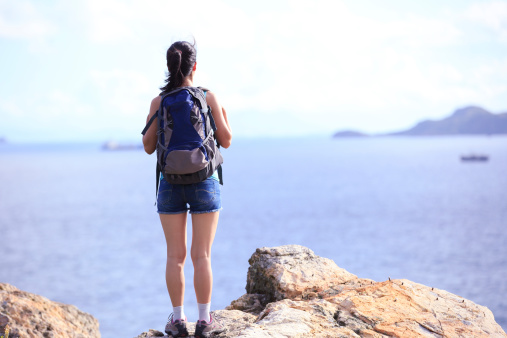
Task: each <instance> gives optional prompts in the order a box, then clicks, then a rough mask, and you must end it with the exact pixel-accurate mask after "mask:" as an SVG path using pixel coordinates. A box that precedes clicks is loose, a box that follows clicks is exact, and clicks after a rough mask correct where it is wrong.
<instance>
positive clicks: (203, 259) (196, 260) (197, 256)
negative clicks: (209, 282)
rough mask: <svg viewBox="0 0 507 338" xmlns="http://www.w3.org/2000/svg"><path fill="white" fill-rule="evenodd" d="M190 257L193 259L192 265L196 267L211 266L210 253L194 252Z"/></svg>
mask: <svg viewBox="0 0 507 338" xmlns="http://www.w3.org/2000/svg"><path fill="white" fill-rule="evenodd" d="M190 256H191V258H192V263H193V264H194V265H197V264H209V263H211V256H210V254H209V253H208V252H204V251H203V252H194V251H192V252H191V253H190Z"/></svg>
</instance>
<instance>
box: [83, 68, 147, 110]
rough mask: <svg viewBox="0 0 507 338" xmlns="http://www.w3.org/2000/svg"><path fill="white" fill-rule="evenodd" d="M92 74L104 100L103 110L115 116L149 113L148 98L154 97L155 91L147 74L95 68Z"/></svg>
mask: <svg viewBox="0 0 507 338" xmlns="http://www.w3.org/2000/svg"><path fill="white" fill-rule="evenodd" d="M90 74H91V79H92V81H93V85H95V86H96V87H97V89H98V92H99V93H100V98H101V102H103V107H102V109H101V110H102V111H107V113H108V114H109V115H114V116H118V115H120V116H126V115H134V116H141V114H140V113H141V112H144V111H146V114H147V113H148V108H149V101H148V100H147V98H148V97H150V95H152V96H153V97H154V96H155V94H154V93H155V91H154V88H153V87H152V83H151V81H150V80H149V79H148V78H147V77H146V75H145V74H143V73H141V72H138V71H132V70H128V69H113V70H110V71H97V70H94V71H91V73H90ZM153 97H151V98H153Z"/></svg>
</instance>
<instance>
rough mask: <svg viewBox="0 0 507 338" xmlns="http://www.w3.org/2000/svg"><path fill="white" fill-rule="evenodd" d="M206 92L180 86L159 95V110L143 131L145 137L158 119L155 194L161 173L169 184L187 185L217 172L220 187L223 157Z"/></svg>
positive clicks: (197, 88)
mask: <svg viewBox="0 0 507 338" xmlns="http://www.w3.org/2000/svg"><path fill="white" fill-rule="evenodd" d="M206 91H208V90H207V89H205V88H201V87H180V88H176V89H174V90H172V91H170V92H168V93H161V94H160V95H161V96H162V99H161V100H160V107H159V109H158V111H157V113H156V114H154V115H153V116H152V118H151V119H150V120H149V121H148V123H147V124H146V127H145V128H144V130H143V131H142V134H143V135H144V134H145V133H146V131H147V130H148V128H149V127H150V125H151V124H152V122H153V121H154V120H155V118H158V130H157V138H158V140H157V148H156V149H157V191H158V182H159V181H158V180H159V177H160V173H162V175H163V177H164V179H165V180H166V181H168V182H169V183H172V184H190V183H198V182H201V181H204V180H205V179H207V178H208V177H210V176H211V175H213V173H214V172H215V171H216V170H217V171H218V176H219V179H220V184H223V179H222V166H221V164H222V163H223V158H222V155H221V154H220V151H219V147H220V145H219V144H218V142H217V141H216V139H215V131H216V126H215V121H214V120H213V116H212V115H211V108H210V107H209V106H208V104H207V103H206V98H205V97H206Z"/></svg>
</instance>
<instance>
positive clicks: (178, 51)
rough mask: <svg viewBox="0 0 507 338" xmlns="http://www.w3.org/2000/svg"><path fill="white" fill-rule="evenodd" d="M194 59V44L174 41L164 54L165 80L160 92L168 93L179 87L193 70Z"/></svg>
mask: <svg viewBox="0 0 507 338" xmlns="http://www.w3.org/2000/svg"><path fill="white" fill-rule="evenodd" d="M195 58H196V51H195V42H194V44H193V45H192V44H190V43H189V42H186V41H176V42H175V43H173V44H172V45H171V47H169V49H168V50H167V54H166V59H167V69H168V70H169V73H168V74H167V79H166V80H165V82H166V85H165V86H163V87H160V90H162V92H169V91H171V90H173V89H174V88H177V87H180V86H181V84H182V83H183V79H184V78H185V77H186V76H188V75H190V73H191V72H192V69H193V68H194V64H195Z"/></svg>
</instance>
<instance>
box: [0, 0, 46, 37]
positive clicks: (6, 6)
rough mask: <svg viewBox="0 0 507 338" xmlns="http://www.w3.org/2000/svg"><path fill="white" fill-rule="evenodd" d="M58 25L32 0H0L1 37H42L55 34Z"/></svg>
mask: <svg viewBox="0 0 507 338" xmlns="http://www.w3.org/2000/svg"><path fill="white" fill-rule="evenodd" d="M55 31H56V27H55V26H54V25H53V24H52V23H51V22H49V21H48V20H46V19H45V18H44V17H43V15H42V14H41V13H40V12H39V10H38V9H37V8H36V7H35V6H34V5H33V4H32V2H30V1H26V0H17V1H7V0H0V37H3V38H11V39H19V38H22V39H32V38H41V37H45V36H48V35H50V34H54V33H55Z"/></svg>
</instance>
